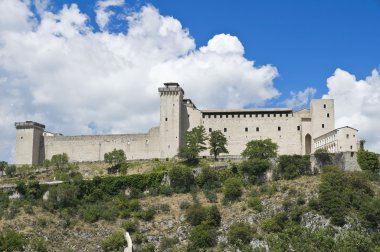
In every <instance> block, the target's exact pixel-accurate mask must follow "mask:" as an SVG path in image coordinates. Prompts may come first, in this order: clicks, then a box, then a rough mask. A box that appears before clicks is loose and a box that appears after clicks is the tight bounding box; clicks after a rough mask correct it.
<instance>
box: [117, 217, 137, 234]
mask: <svg viewBox="0 0 380 252" xmlns="http://www.w3.org/2000/svg"><path fill="white" fill-rule="evenodd" d="M138 226H139V221H138V220H136V219H131V220H127V221H125V222H123V223H122V224H121V227H122V228H123V229H125V231H127V232H129V233H132V232H135V231H136V230H137V228H138Z"/></svg>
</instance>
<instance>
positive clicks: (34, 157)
mask: <svg viewBox="0 0 380 252" xmlns="http://www.w3.org/2000/svg"><path fill="white" fill-rule="evenodd" d="M158 92H159V95H160V125H159V126H158V127H154V128H151V129H150V130H149V131H148V133H145V134H119V135H82V136H64V135H62V134H54V133H50V132H47V131H45V125H43V124H40V123H37V122H33V121H26V122H16V123H15V127H16V160H15V163H16V164H18V165H20V164H38V163H41V162H42V161H43V160H45V159H50V158H51V157H52V156H53V155H55V154H61V153H67V154H68V156H69V158H70V161H72V162H82V161H102V160H103V157H104V153H107V152H110V151H112V150H113V149H114V148H116V149H122V150H124V152H125V154H126V156H127V159H128V160H138V159H152V158H173V157H175V156H176V155H177V153H178V149H179V147H180V146H181V145H182V144H184V141H185V139H184V138H185V132H186V131H187V130H191V129H192V128H194V127H197V126H199V125H203V126H204V127H205V129H206V131H207V132H211V131H213V130H220V131H222V132H223V133H224V135H225V136H226V137H227V140H228V146H227V149H228V151H229V154H228V155H227V156H226V158H228V157H229V156H230V157H231V156H235V157H236V156H240V153H241V152H242V151H243V150H244V148H245V145H246V143H247V142H248V141H250V140H257V139H268V138H270V139H272V141H273V142H276V143H277V144H278V147H279V148H278V153H279V154H280V155H282V154H290V155H291V154H300V155H304V154H312V153H313V152H314V151H315V150H317V149H320V148H324V149H327V150H328V151H329V152H331V153H337V152H344V153H350V156H351V157H352V158H353V157H354V154H355V152H356V151H357V150H358V137H357V132H358V131H357V130H356V129H353V128H351V127H348V126H346V127H342V128H338V129H335V120H334V100H332V99H315V100H314V99H313V100H311V103H310V109H301V110H298V111H293V110H292V109H291V108H259V109H220V110H219V109H218V110H201V109H198V108H197V107H196V106H195V104H194V103H193V102H192V101H191V100H190V99H185V98H184V94H185V93H184V91H183V89H182V88H181V87H180V85H179V84H178V83H164V86H163V87H160V88H159V89H158ZM201 156H209V152H208V151H204V152H203V153H201Z"/></svg>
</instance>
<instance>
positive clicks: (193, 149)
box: [178, 126, 208, 164]
mask: <svg viewBox="0 0 380 252" xmlns="http://www.w3.org/2000/svg"><path fill="white" fill-rule="evenodd" d="M207 139H208V138H207V135H206V130H205V128H204V127H203V126H198V127H195V128H193V129H192V130H190V131H187V132H186V133H185V144H184V145H183V146H181V147H180V149H179V153H178V155H179V156H180V157H181V158H184V159H186V160H187V162H188V163H191V164H194V163H197V162H198V158H199V153H200V152H201V151H204V150H206V149H207V148H206V141H207Z"/></svg>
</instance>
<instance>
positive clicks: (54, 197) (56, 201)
mask: <svg viewBox="0 0 380 252" xmlns="http://www.w3.org/2000/svg"><path fill="white" fill-rule="evenodd" d="M78 192H79V188H78V187H77V186H75V185H72V184H69V183H63V184H59V185H57V186H56V187H51V189H50V190H49V199H48V204H50V205H51V206H52V207H53V208H54V209H58V208H65V207H75V206H76V205H77V203H78Z"/></svg>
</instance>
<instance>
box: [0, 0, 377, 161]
mask: <svg viewBox="0 0 380 252" xmlns="http://www.w3.org/2000/svg"><path fill="white" fill-rule="evenodd" d="M379 13H380V1H379V0H363V1H353V0H347V1H338V0H337V1H326V0H320V1H306V0H304V1H300V0H294V1H280V0H278V1H273V0H272V1H271V0H269V1H255V0H250V1H248V0H247V1H241V0H237V1H224V0H219V1H200V0H181V1H168V0H166V1H164V0H162V1H158V0H152V1H145V0H140V1H129V0H97V1H88V0H30V1H29V0H28V1H27V0H1V1H0V55H1V56H0V118H2V120H0V160H8V161H9V162H12V160H14V154H15V140H14V139H15V129H14V122H17V121H26V120H32V121H37V122H39V123H43V124H45V125H46V126H47V127H46V129H47V130H48V131H51V132H61V133H63V134H65V135H77V134H102V133H107V134H109V133H111V134H112V133H137V132H141V133H142V132H147V131H148V130H149V129H150V128H151V127H154V126H156V125H158V120H159V106H158V104H159V97H158V95H157V88H158V87H159V86H161V85H162V83H163V82H168V81H175V82H179V83H180V84H181V85H182V87H183V88H184V89H185V93H186V96H187V97H188V98H191V99H192V100H193V101H194V102H195V104H196V105H197V107H198V108H201V109H202V108H242V107H243V108H247V107H292V108H294V109H295V110H297V109H300V108H303V107H308V106H309V101H310V99H311V98H321V97H324V98H332V99H335V119H336V127H341V126H351V127H354V128H357V129H358V130H359V136H360V137H361V138H362V139H366V140H367V147H368V149H370V150H373V151H377V152H380V134H378V133H377V132H379V131H380V115H379V114H380V113H379V108H380V74H379V70H380V48H379V45H380V25H379V24H380V15H379Z"/></svg>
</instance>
